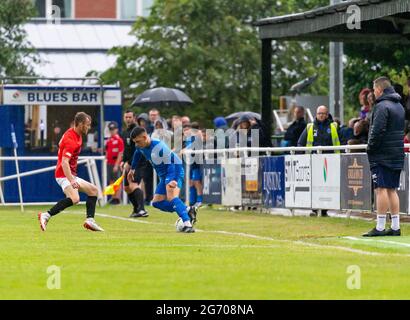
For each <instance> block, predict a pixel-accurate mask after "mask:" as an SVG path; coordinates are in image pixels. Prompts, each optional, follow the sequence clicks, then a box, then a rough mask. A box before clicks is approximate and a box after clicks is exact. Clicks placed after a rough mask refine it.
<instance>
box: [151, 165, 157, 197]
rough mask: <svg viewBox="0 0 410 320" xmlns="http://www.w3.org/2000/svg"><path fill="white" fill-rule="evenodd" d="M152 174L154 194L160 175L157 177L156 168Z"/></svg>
mask: <svg viewBox="0 0 410 320" xmlns="http://www.w3.org/2000/svg"><path fill="white" fill-rule="evenodd" d="M152 175H153V181H152V189H153V190H152V191H153V192H152V194H154V193H155V190H157V179H158V177H157V172H156V171H155V169H154V170H152Z"/></svg>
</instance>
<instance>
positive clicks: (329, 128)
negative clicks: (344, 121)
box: [298, 106, 340, 153]
mask: <svg viewBox="0 0 410 320" xmlns="http://www.w3.org/2000/svg"><path fill="white" fill-rule="evenodd" d="M298 146H299V147H305V146H306V147H316V146H340V140H339V128H338V125H337V123H336V122H334V121H333V118H332V116H331V115H330V114H329V110H328V108H327V107H325V106H320V107H318V108H317V110H316V119H315V121H314V122H313V123H309V124H308V125H307V126H306V129H305V130H304V131H303V132H302V134H301V136H300V138H299V141H298ZM330 152H334V151H330ZM323 153H329V152H325V151H324V152H323ZM335 153H340V152H339V151H335Z"/></svg>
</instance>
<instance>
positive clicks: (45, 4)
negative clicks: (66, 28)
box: [33, 0, 74, 18]
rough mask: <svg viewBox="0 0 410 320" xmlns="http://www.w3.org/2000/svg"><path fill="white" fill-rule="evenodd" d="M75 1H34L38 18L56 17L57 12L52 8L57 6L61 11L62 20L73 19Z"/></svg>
mask: <svg viewBox="0 0 410 320" xmlns="http://www.w3.org/2000/svg"><path fill="white" fill-rule="evenodd" d="M73 1H74V0H33V4H34V7H35V8H36V11H37V14H36V17H40V18H46V17H47V16H48V15H52V16H53V17H55V15H56V12H54V11H53V7H52V6H57V7H58V8H59V9H60V18H72V17H73Z"/></svg>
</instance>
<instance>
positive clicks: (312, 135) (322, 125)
mask: <svg viewBox="0 0 410 320" xmlns="http://www.w3.org/2000/svg"><path fill="white" fill-rule="evenodd" d="M338 131H339V130H338V125H337V123H336V122H334V121H333V118H332V116H331V115H330V114H329V109H328V108H327V107H326V106H319V107H318V108H317V109H316V119H315V121H314V122H313V123H309V124H308V125H307V127H306V129H305V130H304V131H303V133H302V135H301V136H300V138H299V141H298V146H299V147H305V146H306V147H313V146H338V145H340V141H339V132H338ZM328 152H333V151H324V152H323V153H328ZM313 212H314V213H315V214H316V215H317V214H318V211H317V210H313ZM321 215H322V217H327V210H322V212H321Z"/></svg>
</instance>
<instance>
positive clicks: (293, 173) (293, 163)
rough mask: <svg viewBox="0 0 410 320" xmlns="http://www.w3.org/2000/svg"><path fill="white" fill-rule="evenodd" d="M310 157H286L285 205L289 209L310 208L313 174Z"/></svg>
mask: <svg viewBox="0 0 410 320" xmlns="http://www.w3.org/2000/svg"><path fill="white" fill-rule="evenodd" d="M310 160H311V159H310V155H309V154H307V155H291V156H285V205H286V207H287V208H310V207H311V204H312V190H311V187H312V180H311V177H312V172H311V161H310Z"/></svg>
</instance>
